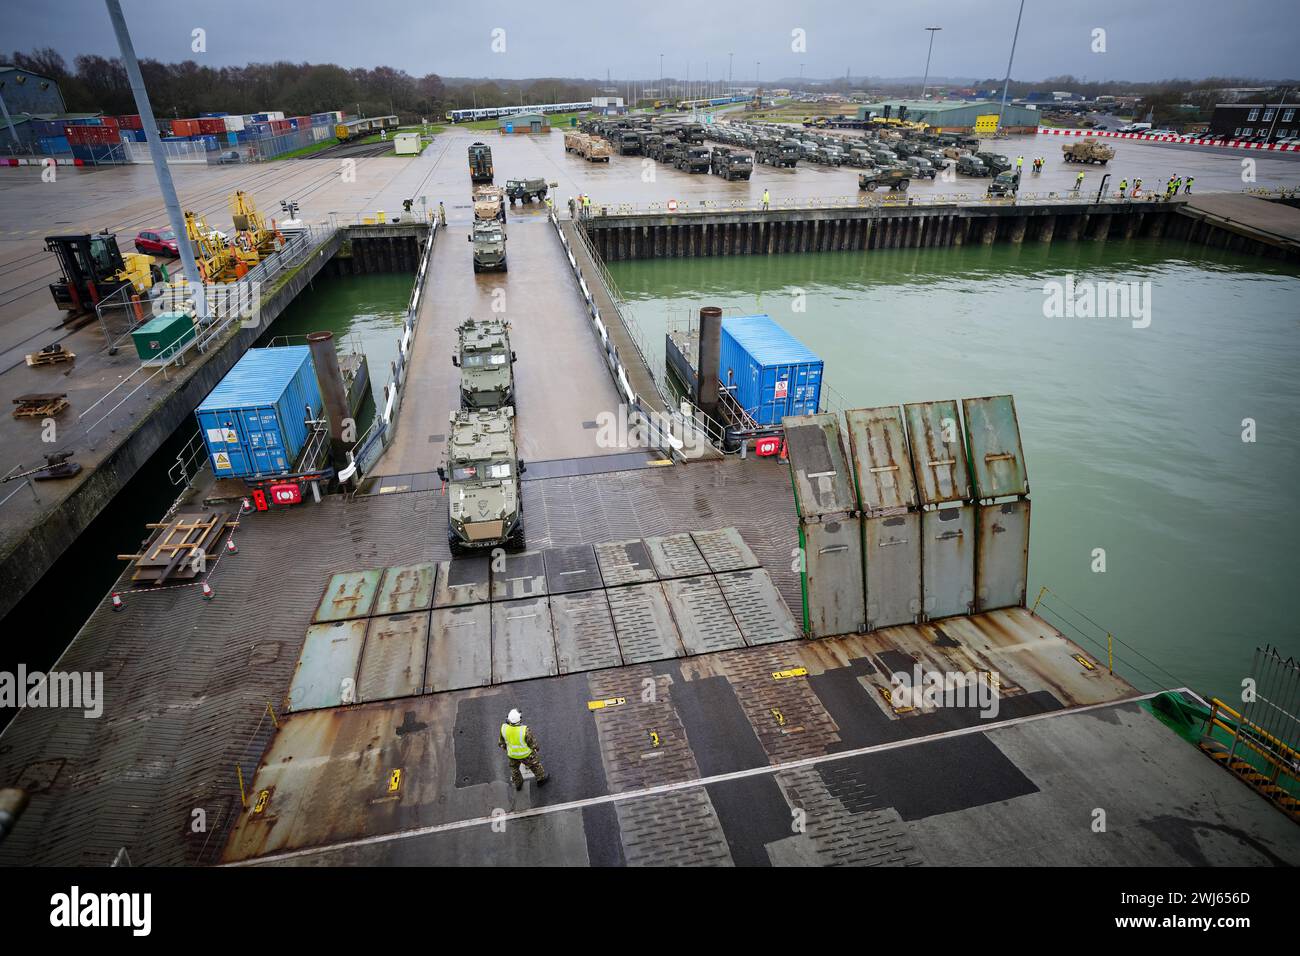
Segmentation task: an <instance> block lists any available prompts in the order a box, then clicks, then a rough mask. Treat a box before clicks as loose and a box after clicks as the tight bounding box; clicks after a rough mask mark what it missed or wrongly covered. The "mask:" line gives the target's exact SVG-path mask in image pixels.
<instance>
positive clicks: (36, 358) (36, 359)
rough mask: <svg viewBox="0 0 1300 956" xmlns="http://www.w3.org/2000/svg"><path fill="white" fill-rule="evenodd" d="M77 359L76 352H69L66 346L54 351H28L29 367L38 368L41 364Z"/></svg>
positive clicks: (55, 363) (54, 363) (53, 363)
mask: <svg viewBox="0 0 1300 956" xmlns="http://www.w3.org/2000/svg"><path fill="white" fill-rule="evenodd" d="M76 360H77V353H76V352H69V351H68V350H67V349H65V348H60V349H58V350H57V351H54V352H28V353H27V367H28V368H36V367H38V366H41V365H58V364H60V363H61V362H75V361H76Z"/></svg>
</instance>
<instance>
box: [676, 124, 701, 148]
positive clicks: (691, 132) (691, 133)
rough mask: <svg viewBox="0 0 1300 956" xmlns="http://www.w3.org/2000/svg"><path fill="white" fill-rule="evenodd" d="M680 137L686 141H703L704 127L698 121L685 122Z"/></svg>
mask: <svg viewBox="0 0 1300 956" xmlns="http://www.w3.org/2000/svg"><path fill="white" fill-rule="evenodd" d="M681 138H682V139H684V140H685V141H686V142H688V143H702V142H704V127H703V126H702V125H700V124H699V123H687V124H686V125H684V126H683V127H682V131H681Z"/></svg>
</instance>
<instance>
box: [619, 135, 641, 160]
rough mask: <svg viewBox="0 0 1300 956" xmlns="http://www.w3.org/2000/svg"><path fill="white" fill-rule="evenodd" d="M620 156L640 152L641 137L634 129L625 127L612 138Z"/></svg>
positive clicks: (633, 154) (634, 154)
mask: <svg viewBox="0 0 1300 956" xmlns="http://www.w3.org/2000/svg"><path fill="white" fill-rule="evenodd" d="M613 142H614V145H615V147H616V148H617V149H618V154H619V155H620V156H636V155H637V154H639V153H640V152H641V137H640V136H638V135H637V134H636V130H630V129H625V130H622V131H620V132H619V133H617V134H615V138H614V140H613Z"/></svg>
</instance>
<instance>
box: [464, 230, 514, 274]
mask: <svg viewBox="0 0 1300 956" xmlns="http://www.w3.org/2000/svg"><path fill="white" fill-rule="evenodd" d="M465 238H466V239H468V240H469V241H470V242H472V243H473V244H474V271H475V272H505V271H506V231H505V229H504V228H502V226H501V223H500V222H498V221H497V220H496V219H486V220H476V221H475V222H474V225H473V227H472V229H471V231H470V234H469V235H468V236H466V237H465Z"/></svg>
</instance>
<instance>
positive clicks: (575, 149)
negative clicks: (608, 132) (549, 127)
mask: <svg viewBox="0 0 1300 956" xmlns="http://www.w3.org/2000/svg"><path fill="white" fill-rule="evenodd" d="M586 138H587V134H586V133H579V132H576V131H573V130H568V131H566V132H565V134H564V151H565V152H566V153H581V152H582V146H583V140H585V139H586Z"/></svg>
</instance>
